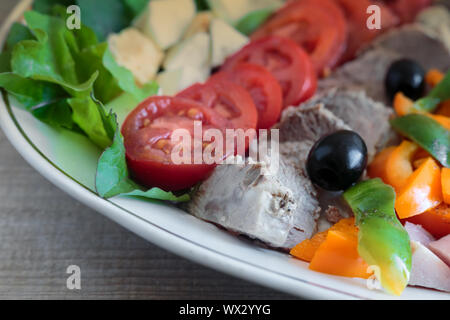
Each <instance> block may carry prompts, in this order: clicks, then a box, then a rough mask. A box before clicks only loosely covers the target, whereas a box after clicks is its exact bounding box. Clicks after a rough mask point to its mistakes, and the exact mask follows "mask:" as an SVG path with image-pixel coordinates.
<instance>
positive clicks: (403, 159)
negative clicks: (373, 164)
mask: <svg viewBox="0 0 450 320" xmlns="http://www.w3.org/2000/svg"><path fill="white" fill-rule="evenodd" d="M418 149H419V146H418V145H417V144H415V143H413V142H410V141H406V140H405V141H403V142H402V143H401V144H400V146H398V147H397V148H395V150H394V151H393V152H392V154H391V155H390V157H389V159H388V160H387V162H386V182H387V184H390V185H391V186H393V187H394V189H395V190H396V191H397V192H399V191H400V189H401V188H402V187H403V186H404V185H405V183H406V181H407V180H408V178H409V177H410V176H411V174H412V173H413V167H412V159H413V156H414V153H416V151H417V150H418Z"/></svg>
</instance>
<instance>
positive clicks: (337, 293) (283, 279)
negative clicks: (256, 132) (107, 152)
mask: <svg viewBox="0 0 450 320" xmlns="http://www.w3.org/2000/svg"><path fill="white" fill-rule="evenodd" d="M31 3H32V0H21V1H19V3H18V4H17V5H16V6H15V7H14V9H13V10H12V11H11V13H10V14H9V15H8V18H7V19H6V20H5V22H4V23H3V24H2V26H1V28H0V47H3V44H4V42H5V39H6V35H7V33H8V30H9V28H10V26H11V24H12V23H13V22H15V21H17V20H18V19H19V17H20V16H21V15H22V13H23V12H24V11H25V10H26V9H27V8H28V7H29V6H30V5H31ZM0 128H2V131H3V132H4V134H5V136H6V137H7V139H8V141H9V142H10V143H11V144H12V145H13V147H14V148H15V149H16V151H17V152H18V153H19V154H20V155H21V156H22V157H23V158H24V159H25V161H26V162H27V163H28V164H29V165H30V166H31V167H33V168H34V169H35V170H36V171H37V172H39V174H40V175H42V176H43V177H44V178H46V179H47V180H48V181H49V182H51V183H52V184H53V185H55V186H56V187H57V188H58V189H60V190H61V191H63V192H65V193H66V194H68V195H69V196H70V197H72V198H74V199H76V200H77V201H79V202H81V203H83V204H84V205H86V206H87V207H89V208H91V209H93V210H95V211H97V212H98V213H101V214H102V215H104V216H105V217H107V218H108V219H110V220H112V221H114V222H115V223H118V224H119V225H121V226H122V227H124V228H126V229H127V230H129V231H130V232H132V233H134V234H137V235H138V236H140V237H142V238H144V239H145V240H147V241H149V242H151V243H152V244H154V245H156V246H158V247H160V248H163V249H164V250H167V251H169V252H172V253H174V254H176V255H178V256H181V257H183V258H185V259H188V260H190V261H193V262H195V263H198V264H200V265H203V266H206V267H208V268H211V269H214V270H218V271H220V272H222V273H225V274H228V275H231V276H233V277H237V278H240V279H243V280H246V281H250V282H253V283H256V284H258V285H261V286H265V287H269V288H272V289H275V290H277V291H280V292H285V293H289V294H291V295H294V296H297V297H301V298H306V299H372V298H371V297H369V296H361V295H357V294H353V293H350V292H346V291H342V290H339V289H336V288H332V287H328V286H326V285H324V284H321V283H316V282H311V281H309V280H307V279H301V278H296V277H292V276H290V275H287V274H284V273H282V272H277V271H275V270H272V269H268V268H265V267H264V266H260V265H257V264H252V263H250V262H248V261H244V260H241V259H240V258H238V257H234V256H231V255H228V254H224V253H221V252H220V251H217V250H213V249H212V248H209V247H206V246H204V245H202V244H201V243H197V242H195V241H193V240H190V239H187V238H184V237H183V236H181V235H177V234H176V233H174V232H172V231H170V230H167V229H166V228H164V227H161V226H158V225H157V224H155V223H153V222H151V221H149V220H146V219H144V218H143V217H140V216H138V215H136V214H134V213H133V212H131V211H129V210H127V209H126V208H123V207H122V206H120V205H118V204H116V203H113V202H111V201H109V200H106V199H102V198H101V197H99V196H98V195H97V194H96V193H95V192H93V191H92V190H90V189H88V188H87V187H85V186H84V185H82V184H81V183H79V182H78V181H76V180H75V179H74V178H73V177H71V176H70V175H68V174H67V173H65V172H64V171H63V170H62V169H61V168H59V167H58V166H57V165H56V164H54V163H53V162H52V161H51V160H50V159H48V158H47V157H46V156H45V154H44V153H43V152H42V151H40V150H39V148H38V147H37V146H35V145H34V143H33V142H32V140H31V139H30V138H29V137H28V136H27V135H26V133H25V131H24V130H23V129H22V127H21V125H20V123H19V122H18V120H17V119H16V117H15V115H14V113H13V111H12V108H11V105H10V103H9V99H8V97H7V96H6V94H4V92H2V99H1V101H0ZM124 214H125V215H124ZM142 223H144V224H145V226H143V225H142ZM267 279H270V281H268V280H267ZM369 292H370V291H369ZM386 298H388V297H386Z"/></svg>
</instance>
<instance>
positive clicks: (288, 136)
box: [276, 103, 352, 231]
mask: <svg viewBox="0 0 450 320" xmlns="http://www.w3.org/2000/svg"><path fill="white" fill-rule="evenodd" d="M276 128H278V129H279V130H280V131H279V134H280V154H281V156H282V157H283V158H285V159H286V160H287V161H288V162H289V163H290V164H291V165H292V166H294V167H295V168H296V170H297V172H298V173H299V174H301V175H304V176H307V173H306V167H305V165H306V161H307V158H308V154H309V151H310V150H311V148H312V146H313V145H314V144H315V143H316V142H317V141H318V140H319V139H320V138H321V137H323V136H325V135H328V134H331V133H334V132H336V131H339V130H352V129H351V128H350V127H349V126H348V125H347V124H345V122H344V121H343V120H342V119H340V118H338V117H337V116H336V115H335V114H333V113H332V112H331V111H330V110H328V109H327V108H326V107H325V105H324V104H318V105H310V104H309V103H307V104H304V105H301V106H300V107H296V108H294V107H291V108H288V109H286V110H285V111H284V112H283V115H282V118H281V121H280V123H279V124H278V125H277V126H276ZM317 197H318V199H319V204H320V207H321V212H322V216H321V218H320V221H319V230H320V231H322V230H324V229H327V228H329V227H330V226H331V224H330V223H334V222H336V219H337V220H339V219H340V218H343V217H348V216H350V215H352V212H351V209H350V208H349V207H348V206H347V205H346V203H345V202H344V201H343V200H342V197H341V194H340V193H335V192H333V193H332V192H327V191H324V190H320V189H317Z"/></svg>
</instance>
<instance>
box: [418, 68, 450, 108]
mask: <svg viewBox="0 0 450 320" xmlns="http://www.w3.org/2000/svg"><path fill="white" fill-rule="evenodd" d="M449 99H450V71H449V72H447V74H446V75H445V77H444V79H442V80H441V82H439V84H438V85H437V86H436V87H434V88H433V90H431V92H430V93H429V94H428V95H427V96H426V97H425V98H422V99H419V100H417V101H416V102H415V103H414V108H415V109H416V110H418V111H425V112H433V111H434V110H435V109H436V108H437V106H438V105H439V104H440V103H441V102H444V101H446V100H449Z"/></svg>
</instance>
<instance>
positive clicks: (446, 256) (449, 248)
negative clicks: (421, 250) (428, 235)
mask: <svg viewBox="0 0 450 320" xmlns="http://www.w3.org/2000/svg"><path fill="white" fill-rule="evenodd" d="M428 248H429V249H430V250H431V251H433V252H434V253H435V254H436V255H437V256H438V257H439V258H441V259H442V261H444V262H445V263H447V265H449V266H450V234H449V235H448V236H446V237H444V238H441V239H439V240H438V241H434V242H431V243H429V244H428Z"/></svg>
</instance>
